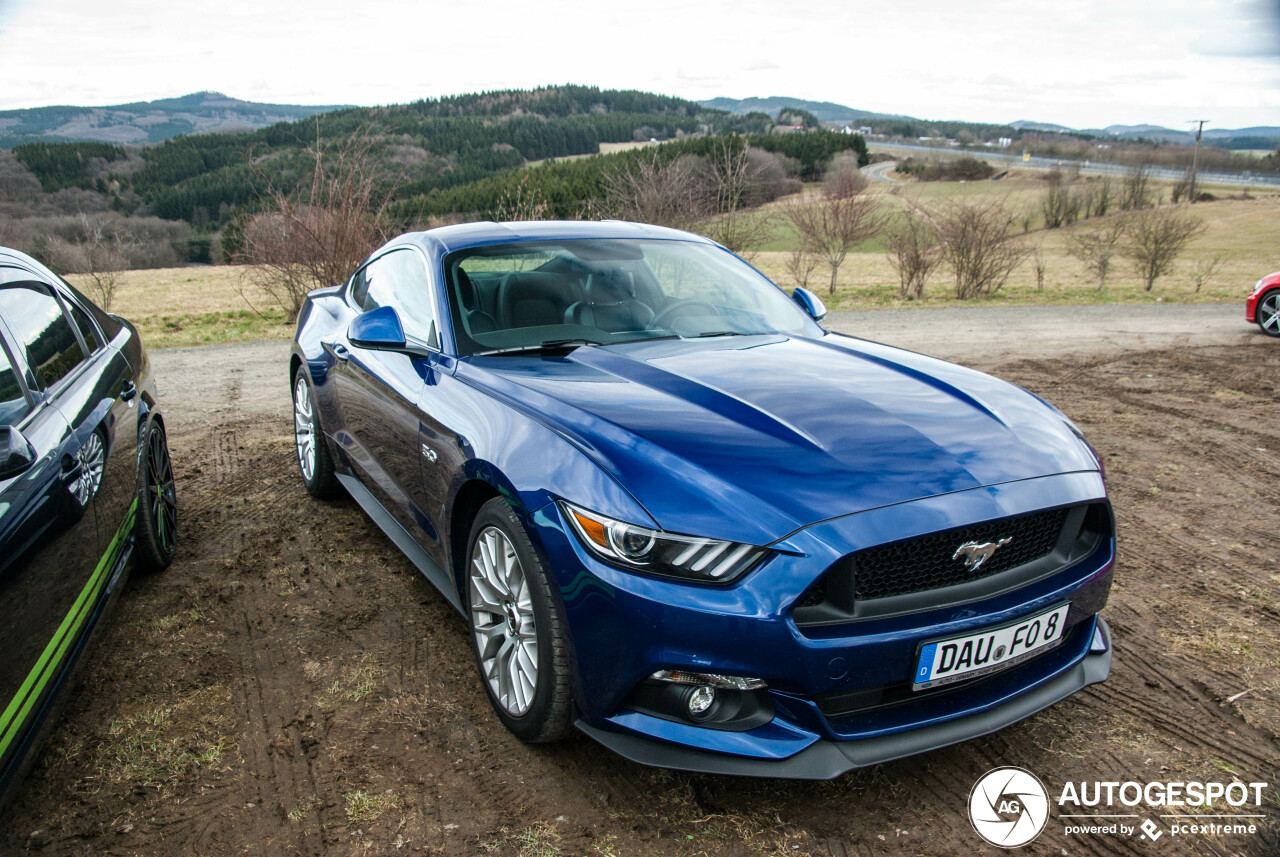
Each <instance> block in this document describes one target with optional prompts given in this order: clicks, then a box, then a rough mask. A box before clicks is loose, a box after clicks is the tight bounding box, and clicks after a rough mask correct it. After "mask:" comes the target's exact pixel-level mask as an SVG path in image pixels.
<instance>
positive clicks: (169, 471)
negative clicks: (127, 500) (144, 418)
mask: <svg viewBox="0 0 1280 857" xmlns="http://www.w3.org/2000/svg"><path fill="white" fill-rule="evenodd" d="M134 532H135V534H136V536H137V544H138V547H137V550H138V564H139V565H140V566H141V567H142V568H143V569H145V570H147V571H162V570H164V569H166V568H168V567H169V563H171V562H173V556H174V554H175V553H177V550H178V492H177V488H176V486H175V485H174V481H173V462H172V461H170V460H169V441H168V438H167V437H166V436H165V433H164V426H162V425H161V424H160V422H159V420H152V421H151V425H150V426H148V427H147V435H146V438H145V439H144V443H143V449H142V467H141V472H140V473H139V474H138V507H137V521H136V523H135V524H134Z"/></svg>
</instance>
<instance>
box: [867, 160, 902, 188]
mask: <svg viewBox="0 0 1280 857" xmlns="http://www.w3.org/2000/svg"><path fill="white" fill-rule="evenodd" d="M897 165H898V162H897V161H884V162H882V163H879V164H868V165H867V166H865V167H863V168H862V174H863V175H864V176H866V177H867V178H869V179H871V180H872V181H873V182H884V183H885V184H902V182H901V181H900V180H899V179H891V178H889V176H888V175H887V174H888V172H889V170H891V169H893V168H894V167H896V166H897Z"/></svg>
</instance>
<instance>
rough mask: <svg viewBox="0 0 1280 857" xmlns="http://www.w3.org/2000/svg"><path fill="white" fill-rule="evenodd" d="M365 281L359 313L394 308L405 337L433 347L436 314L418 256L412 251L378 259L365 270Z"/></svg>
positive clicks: (424, 271) (390, 254) (424, 267)
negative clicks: (388, 307) (381, 307)
mask: <svg viewBox="0 0 1280 857" xmlns="http://www.w3.org/2000/svg"><path fill="white" fill-rule="evenodd" d="M364 281H365V293H364V295H363V299H362V300H361V302H360V308H361V309H363V310H365V311H366V312H368V311H369V310H371V309H376V308H377V307H380V306H393V307H395V308H396V312H398V313H399V314H400V323H401V324H402V325H404V332H405V334H406V335H408V336H412V337H414V338H415V339H417V340H419V341H421V342H428V343H430V344H432V345H435V344H436V342H435V318H436V314H435V310H434V309H433V307H432V305H431V287H430V283H429V282H428V280H427V268H426V265H425V264H424V263H423V261H422V257H421V256H419V255H418V254H417V253H416V252H414V251H413V250H395V251H392V252H391V253H387V254H386V255H385V256H379V257H378V258H377V259H374V260H373V261H372V262H370V263H369V265H368V266H367V267H366V268H365V269H364Z"/></svg>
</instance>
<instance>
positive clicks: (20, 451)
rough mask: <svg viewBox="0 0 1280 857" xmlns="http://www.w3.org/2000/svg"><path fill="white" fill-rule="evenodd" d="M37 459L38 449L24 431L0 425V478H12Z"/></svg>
mask: <svg viewBox="0 0 1280 857" xmlns="http://www.w3.org/2000/svg"><path fill="white" fill-rule="evenodd" d="M35 460H36V451H35V450H34V449H33V448H32V447H31V443H30V442H29V441H28V440H27V439H26V438H25V437H23V436H22V432H20V431H18V430H17V429H16V428H14V427H13V426H0V479H12V478H13V477H15V476H17V475H18V474H19V473H22V472H23V471H24V470H26V469H27V468H29V467H30V466H31V465H32V464H34V463H35Z"/></svg>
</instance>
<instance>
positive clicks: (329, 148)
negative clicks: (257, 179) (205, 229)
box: [235, 131, 394, 321]
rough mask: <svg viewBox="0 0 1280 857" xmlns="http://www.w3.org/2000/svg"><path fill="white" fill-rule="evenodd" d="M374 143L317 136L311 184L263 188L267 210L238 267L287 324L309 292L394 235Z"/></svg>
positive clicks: (255, 222) (249, 228)
mask: <svg viewBox="0 0 1280 857" xmlns="http://www.w3.org/2000/svg"><path fill="white" fill-rule="evenodd" d="M373 143H374V140H373V137H372V136H371V134H370V133H369V132H368V131H364V132H360V133H357V134H355V135H353V136H351V137H349V138H347V139H346V140H345V141H344V142H342V143H341V144H329V143H325V142H324V141H321V140H320V139H319V138H318V135H317V139H316V142H315V143H314V144H313V145H312V146H311V147H309V148H308V150H307V155H308V158H309V161H310V163H309V166H310V171H311V175H310V177H309V181H306V182H304V183H303V185H302V187H301V188H300V189H299V190H298V191H296V192H294V193H289V192H287V191H286V190H284V189H282V188H280V187H277V186H275V185H274V184H268V187H267V190H266V191H265V192H264V193H263V197H264V198H265V200H266V202H267V205H268V210H266V211H264V212H260V213H258V214H255V215H253V217H251V218H250V219H249V222H248V223H247V224H246V225H245V228H244V240H243V243H242V246H241V248H240V250H239V252H238V253H237V254H236V256H235V261H237V262H240V263H243V264H248V265H251V266H253V267H252V268H251V269H250V270H249V272H248V274H247V279H248V282H249V283H250V284H252V285H253V286H254V287H256V288H257V289H258V290H260V291H261V292H262V293H264V294H266V295H267V296H268V297H269V298H270V299H271V300H272V301H273V302H274V303H276V304H277V305H279V306H280V307H281V308H282V309H283V310H284V311H285V316H286V318H287V320H289V321H293V320H295V319H296V318H297V317H298V311H299V310H300V309H301V308H302V302H303V301H304V300H305V299H306V296H307V292H309V291H311V290H312V289H316V288H321V287H323V286H329V285H333V284H335V283H340V282H342V281H343V280H345V279H346V277H347V276H348V275H349V274H350V273H351V272H352V271H353V270H354V269H355V267H356V266H357V265H359V264H360V262H362V261H363V260H364V258H365V257H366V256H368V255H369V253H370V252H372V251H373V250H374V249H375V248H376V247H377V246H378V245H379V244H381V243H382V242H384V241H386V240H387V238H389V237H390V235H391V232H392V229H393V224H392V222H391V218H390V217H389V216H388V213H387V206H388V204H389V203H390V201H391V197H392V194H393V192H394V187H393V186H392V185H391V184H390V182H389V181H388V180H387V179H386V177H385V176H384V175H383V173H382V172H381V171H380V169H379V167H378V166H377V165H376V163H375V161H374V160H373V158H371V157H370V154H371V152H370V150H371V148H372V146H373Z"/></svg>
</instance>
